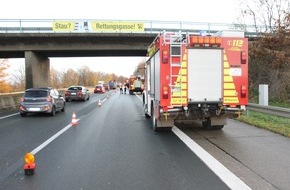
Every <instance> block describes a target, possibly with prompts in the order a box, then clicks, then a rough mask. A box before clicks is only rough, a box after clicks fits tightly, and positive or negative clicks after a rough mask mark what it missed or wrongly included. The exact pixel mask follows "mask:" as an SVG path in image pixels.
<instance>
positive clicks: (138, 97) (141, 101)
mask: <svg viewBox="0 0 290 190" xmlns="http://www.w3.org/2000/svg"><path fill="white" fill-rule="evenodd" d="M135 96H137V97H138V98H139V100H140V101H141V102H142V103H143V100H142V99H141V97H139V96H138V94H135Z"/></svg>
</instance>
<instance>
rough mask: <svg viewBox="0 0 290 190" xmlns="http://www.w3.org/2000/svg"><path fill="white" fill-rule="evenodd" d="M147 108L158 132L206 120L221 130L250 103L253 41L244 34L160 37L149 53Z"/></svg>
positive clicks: (239, 32)
mask: <svg viewBox="0 0 290 190" xmlns="http://www.w3.org/2000/svg"><path fill="white" fill-rule="evenodd" d="M148 55H149V59H148V61H147V62H146V71H145V88H144V91H143V104H144V111H145V116H146V117H147V118H151V119H152V125H153V129H154V130H158V129H161V128H171V127H173V126H174V123H187V124H192V123H193V122H195V123H196V121H200V122H201V123H202V125H203V127H205V128H206V129H221V128H223V127H224V125H226V122H227V118H235V117H238V116H239V115H240V114H241V113H243V112H244V111H245V110H246V106H247V104H248V39H247V38H245V37H244V32H241V31H223V32H220V33H219V34H217V35H212V36H199V35H195V34H182V33H168V32H163V33H161V34H159V35H158V36H157V37H156V38H155V40H154V41H153V43H152V44H151V45H150V47H149V49H148Z"/></svg>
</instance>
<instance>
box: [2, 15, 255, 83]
mask: <svg viewBox="0 0 290 190" xmlns="http://www.w3.org/2000/svg"><path fill="white" fill-rule="evenodd" d="M246 28H248V29H249V28H250V26H248V27H246ZM232 29H237V26H236V25H234V24H214V23H213V24H210V23H191V22H170V21H108V20H106V21H103V20H66V21H63V20H59V21H58V20H0V58H25V73H26V88H31V87H40V86H47V85H48V84H49V75H50V72H49V68H50V64H49V58H50V57H98V56H110V57H111V56H146V54H147V48H148V46H149V45H150V44H151V42H152V41H153V40H154V38H155V37H156V35H157V34H158V33H160V32H162V31H164V30H166V31H171V32H174V31H176V32H177V31H179V32H182V33H197V34H198V33H200V31H203V32H206V33H207V34H209V35H211V34H214V33H216V32H218V31H221V30H232ZM245 33H246V35H248V36H249V37H255V36H256V33H255V32H252V31H250V30H245Z"/></svg>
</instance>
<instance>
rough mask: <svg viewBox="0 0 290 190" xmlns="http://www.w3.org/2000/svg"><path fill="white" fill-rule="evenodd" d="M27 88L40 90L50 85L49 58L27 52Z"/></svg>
mask: <svg viewBox="0 0 290 190" xmlns="http://www.w3.org/2000/svg"><path fill="white" fill-rule="evenodd" d="M25 75H26V86H25V88H26V89H27V88H38V87H45V86H48V85H49V78H50V64H49V58H48V57H45V56H42V55H40V54H37V53H36V52H33V51H25Z"/></svg>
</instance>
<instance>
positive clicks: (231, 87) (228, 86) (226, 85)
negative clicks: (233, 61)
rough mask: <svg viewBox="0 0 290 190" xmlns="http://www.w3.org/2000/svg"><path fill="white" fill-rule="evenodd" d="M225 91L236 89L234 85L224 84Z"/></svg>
mask: <svg viewBox="0 0 290 190" xmlns="http://www.w3.org/2000/svg"><path fill="white" fill-rule="evenodd" d="M224 89H236V88H235V84H234V83H224Z"/></svg>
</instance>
